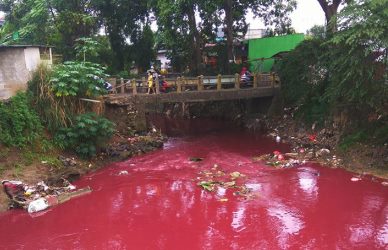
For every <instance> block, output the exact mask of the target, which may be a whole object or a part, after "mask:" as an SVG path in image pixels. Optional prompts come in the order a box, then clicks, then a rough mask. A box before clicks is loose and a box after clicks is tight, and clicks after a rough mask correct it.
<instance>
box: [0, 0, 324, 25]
mask: <svg viewBox="0 0 388 250" xmlns="http://www.w3.org/2000/svg"><path fill="white" fill-rule="evenodd" d="M297 1H298V7H297V9H296V10H295V11H294V12H293V13H292V15H291V19H292V26H293V27H294V29H295V30H296V32H300V33H306V31H307V30H308V29H310V28H311V27H312V26H314V25H324V24H325V15H324V13H323V11H322V9H321V7H320V6H319V3H318V1H317V0H297ZM3 15H4V14H3V13H2V12H1V11H0V18H1V17H2V16H3ZM247 22H248V23H249V24H250V27H251V28H254V29H255V28H264V25H263V24H262V23H261V22H260V21H259V20H257V19H254V18H253V16H252V14H248V17H247Z"/></svg>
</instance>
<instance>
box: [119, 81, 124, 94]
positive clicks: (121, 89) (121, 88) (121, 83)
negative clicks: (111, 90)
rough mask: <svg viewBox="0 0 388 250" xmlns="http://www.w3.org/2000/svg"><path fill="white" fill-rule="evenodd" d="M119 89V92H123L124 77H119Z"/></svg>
mask: <svg viewBox="0 0 388 250" xmlns="http://www.w3.org/2000/svg"><path fill="white" fill-rule="evenodd" d="M120 91H121V94H124V93H125V84H124V78H120Z"/></svg>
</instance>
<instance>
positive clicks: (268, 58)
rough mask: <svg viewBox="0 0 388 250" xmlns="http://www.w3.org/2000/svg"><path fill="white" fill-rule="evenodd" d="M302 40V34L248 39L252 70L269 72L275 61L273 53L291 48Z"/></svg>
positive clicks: (249, 59)
mask: <svg viewBox="0 0 388 250" xmlns="http://www.w3.org/2000/svg"><path fill="white" fill-rule="evenodd" d="M303 40H304V34H292V35H286V36H275V37H266V38H259V39H252V40H249V41H248V45H249V50H248V61H249V63H250V65H251V67H250V68H251V71H253V72H269V71H271V68H272V66H273V64H274V62H275V59H274V58H273V56H274V55H276V54H279V53H281V52H287V51H291V50H293V49H294V48H295V47H296V46H297V45H298V44H299V43H300V42H302V41H303Z"/></svg>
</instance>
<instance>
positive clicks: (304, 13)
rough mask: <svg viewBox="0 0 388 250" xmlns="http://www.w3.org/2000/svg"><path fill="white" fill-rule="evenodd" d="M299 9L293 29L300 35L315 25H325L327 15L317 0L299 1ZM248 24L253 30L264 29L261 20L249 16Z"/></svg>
mask: <svg viewBox="0 0 388 250" xmlns="http://www.w3.org/2000/svg"><path fill="white" fill-rule="evenodd" d="M297 2H298V6H297V9H296V10H295V11H294V12H293V13H292V15H291V19H292V27H294V29H295V30H296V32H299V33H306V31H307V30H309V29H310V28H311V27H313V26H314V25H324V24H325V14H324V13H323V11H322V9H321V6H320V5H319V3H318V1H317V0H297ZM247 19H248V20H247V21H248V23H250V27H251V28H253V29H258V28H264V25H263V24H262V23H261V22H260V20H257V19H254V18H253V16H252V14H249V15H248V18H247Z"/></svg>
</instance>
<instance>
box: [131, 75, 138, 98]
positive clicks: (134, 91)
mask: <svg viewBox="0 0 388 250" xmlns="http://www.w3.org/2000/svg"><path fill="white" fill-rule="evenodd" d="M131 85H132V94H133V95H137V86H136V80H135V79H132V81H131Z"/></svg>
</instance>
